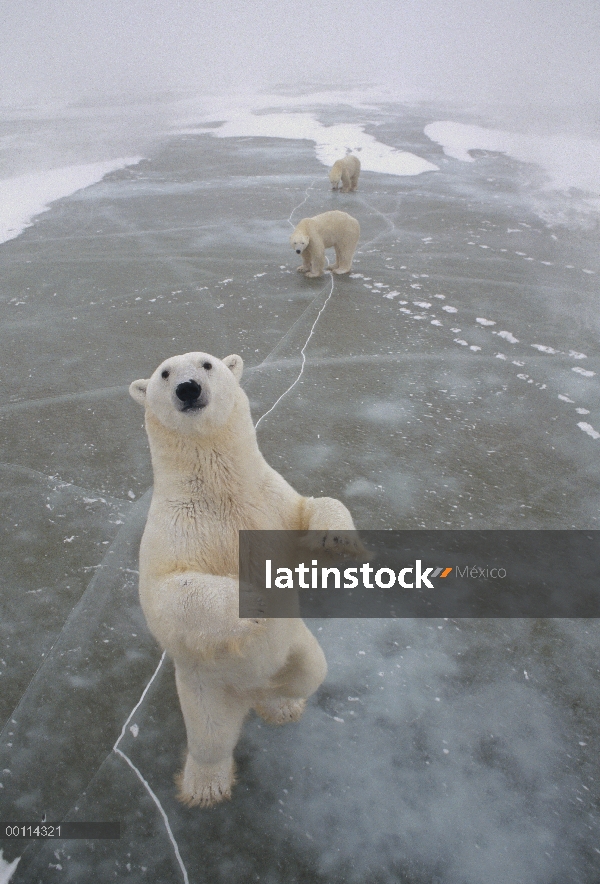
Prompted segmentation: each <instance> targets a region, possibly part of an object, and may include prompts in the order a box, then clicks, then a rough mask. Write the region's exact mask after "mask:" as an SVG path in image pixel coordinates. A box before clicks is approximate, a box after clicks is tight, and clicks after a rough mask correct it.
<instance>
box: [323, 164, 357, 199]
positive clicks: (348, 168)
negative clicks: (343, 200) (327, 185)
mask: <svg viewBox="0 0 600 884" xmlns="http://www.w3.org/2000/svg"><path fill="white" fill-rule="evenodd" d="M359 175H360V160H359V159H358V157H353V156H352V155H349V156H347V157H344V159H343V160H337V161H336V162H335V163H334V164H333V166H332V167H331V170H330V172H329V180H330V182H331V184H332V189H333V190H337V189H338V187H339V184H340V181H341V183H342V193H348V191H349V190H356V185H357V184H358V176H359Z"/></svg>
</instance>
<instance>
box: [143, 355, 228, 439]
mask: <svg viewBox="0 0 600 884" xmlns="http://www.w3.org/2000/svg"><path fill="white" fill-rule="evenodd" d="M243 368H244V363H243V361H242V358H241V356H236V355H235V354H234V355H232V356H227V357H226V358H225V359H223V360H221V359H216V358H215V357H214V356H211V355H210V354H209V353H184V354H183V355H181V356H171V358H170V359H165V361H164V362H162V363H161V364H160V365H159V366H158V368H157V369H156V371H155V372H154V374H153V375H152V376H151V377H150V378H148V379H140V380H138V381H134V382H133V383H132V384H131V385H130V387H129V393H130V395H131V396H132V397H133V398H134V399H135V401H136V402H139V403H140V404H141V405H143V406H144V407H145V408H146V412H147V413H148V412H150V413H151V414H152V415H154V417H156V418H157V419H158V420H159V421H160V423H161V424H163V426H165V427H166V428H167V429H169V430H175V431H176V432H180V433H183V434H186V435H187V434H194V433H205V432H210V431H211V430H215V429H217V428H219V427H223V426H225V425H226V424H227V422H228V421H229V418H230V417H231V414H232V412H233V410H234V407H235V404H236V402H238V401H239V399H240V396H241V397H243V398H245V397H244V394H243V393H242V389H241V387H240V386H239V380H240V378H241V376H242V371H243Z"/></svg>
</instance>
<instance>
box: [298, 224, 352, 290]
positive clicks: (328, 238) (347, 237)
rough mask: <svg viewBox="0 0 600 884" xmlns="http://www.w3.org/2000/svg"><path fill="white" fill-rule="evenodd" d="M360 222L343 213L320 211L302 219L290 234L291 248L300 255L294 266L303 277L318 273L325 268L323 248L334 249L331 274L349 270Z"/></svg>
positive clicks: (319, 274)
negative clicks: (333, 262) (296, 266)
mask: <svg viewBox="0 0 600 884" xmlns="http://www.w3.org/2000/svg"><path fill="white" fill-rule="evenodd" d="M359 236H360V225H359V223H358V221H357V220H356V218H353V217H352V215H349V214H348V213H347V212H338V211H337V210H335V211H333V212H323V213H322V214H321V215H315V216H314V217H313V218H303V219H302V221H300V223H299V224H298V226H297V227H296V229H295V230H294V232H293V233H292V235H291V236H290V243H291V245H292V248H293V249H294V250H295V251H296V252H297V253H298V254H299V255H302V261H303V263H302V264H301V265H300V266H299V267H298V268H297V269H298V271H299V272H301V273H305V274H306V276H310V277H313V276H322V275H323V272H324V270H325V249H329V248H332V247H333V248H334V249H335V258H336V261H335V264H333V265H332V266H331V267H328V268H327V270H331V271H332V272H333V273H349V272H350V270H351V269H352V258H353V257H354V252H355V251H356V246H357V244H358V238H359Z"/></svg>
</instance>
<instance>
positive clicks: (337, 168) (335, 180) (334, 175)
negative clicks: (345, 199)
mask: <svg viewBox="0 0 600 884" xmlns="http://www.w3.org/2000/svg"><path fill="white" fill-rule="evenodd" d="M341 180H342V165H341V163H340V162H339V161H338V162H337V163H334V164H333V166H332V168H331V170H330V172H329V182H330V184H331V185H332V187H333V189H334V190H336V188H337V186H338V184H339V183H340V181H341Z"/></svg>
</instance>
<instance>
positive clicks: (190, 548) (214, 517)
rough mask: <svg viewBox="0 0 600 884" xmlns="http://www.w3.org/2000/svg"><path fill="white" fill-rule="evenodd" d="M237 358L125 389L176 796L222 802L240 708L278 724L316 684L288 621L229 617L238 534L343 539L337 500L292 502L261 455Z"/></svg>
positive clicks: (319, 676) (167, 369) (175, 368)
mask: <svg viewBox="0 0 600 884" xmlns="http://www.w3.org/2000/svg"><path fill="white" fill-rule="evenodd" d="M242 368H243V362H242V359H241V358H240V357H239V356H235V355H233V356H228V357H227V358H226V359H224V360H220V359H216V358H215V357H214V356H210V355H209V354H208V353H185V354H183V355H181V356H173V357H172V358H170V359H167V360H166V361H165V362H163V363H162V364H161V365H159V366H158V368H157V369H156V371H155V372H154V374H153V375H152V376H151V377H150V378H149V379H148V380H138V381H134V382H133V383H132V384H131V386H130V388H129V392H130V393H131V396H132V397H133V398H134V399H135V400H136V401H137V402H139V403H140V404H142V405H143V406H144V407H145V412H146V430H147V433H148V439H149V442H150V453H151V457H152V466H153V470H154V490H153V495H152V502H151V505H150V511H149V514H148V521H147V524H146V528H145V531H144V535H143V537H142V543H141V548H140V600H141V604H142V608H143V610H144V614H145V616H146V620H147V622H148V626H149V628H150V630H151V632H152V633H153V635H154V636H155V637H156V639H157V640H158V641H159V643H160V644H161V645H162V647H163V648H164V649H165V650H166V651H167V653H168V654H169V655H170V656H171V657H172V658H173V660H174V662H175V677H176V684H177V691H178V694H179V699H180V702H181V709H182V712H183V717H184V719H185V726H186V730H187V739H188V750H187V758H186V761H185V766H184V769H183V772H182V773H181V774H180V775H179V777H178V785H179V798H180V799H181V800H182V801H184V802H185V803H186V804H188V805H201V806H203V807H208V806H210V805H211V804H215V803H216V802H218V801H222V800H223V799H225V798H229V797H230V796H231V787H232V785H233V782H234V761H233V750H234V748H235V745H236V743H237V741H238V737H239V734H240V731H241V727H242V724H243V721H244V718H245V717H246V715H247V713H248V712H249V711H250V709H255V710H256V711H257V712H258V714H259V715H261V716H262V717H263V718H264V719H266V720H267V721H268V722H271V723H274V724H284V723H285V722H288V721H296V720H297V719H298V718H300V716H301V715H302V712H303V710H304V706H305V703H306V698H307V697H309V696H310V695H311V694H312V693H314V691H316V690H317V688H318V687H319V685H320V684H321V682H322V681H323V679H324V678H325V674H326V670H327V664H326V662H325V657H324V655H323V651H322V650H321V648H320V646H319V644H318V642H317V640H316V639H315V638H314V636H313V635H312V633H311V632H309V630H308V629H307V627H306V626H305V624H304V623H303V621H302V620H300V619H258V620H253V619H240V618H239V617H238V603H239V600H238V579H237V578H238V573H239V570H238V532H239V531H240V530H241V529H259V530H262V529H293V530H300V531H305V530H316V531H319V532H320V533H322V536H321V538H320V540H319V543H321V544H322V545H323V546H324V547H325V548H332V549H335V548H336V547H335V544H336V542H337V537H336V535H335V533H333V534H332V533H331V532H337V531H339V530H345V529H346V530H354V525H353V523H352V517H351V515H350V513H349V512H348V510H347V509H346V507H345V506H344V505H343V504H342V503H340V502H339V501H338V500H334V499H332V498H328V497H322V498H316V499H315V498H312V497H302V496H301V495H300V494H298V493H297V492H296V491H295V490H294V489H293V488H292V487H291V486H290V485H289V484H288V483H287V482H286V481H285V479H283V478H282V476H280V475H279V474H278V473H277V472H275V470H274V469H272V468H271V467H270V466H269V465H268V464H267V462H266V461H265V459H264V458H263V456H262V455H261V453H260V451H259V448H258V444H257V440H256V432H255V429H254V426H253V424H252V419H251V415H250V406H249V403H248V398H247V397H246V394H245V393H244V392H243V390H242V388H241V387H240V385H239V380H240V378H241V375H242Z"/></svg>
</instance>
